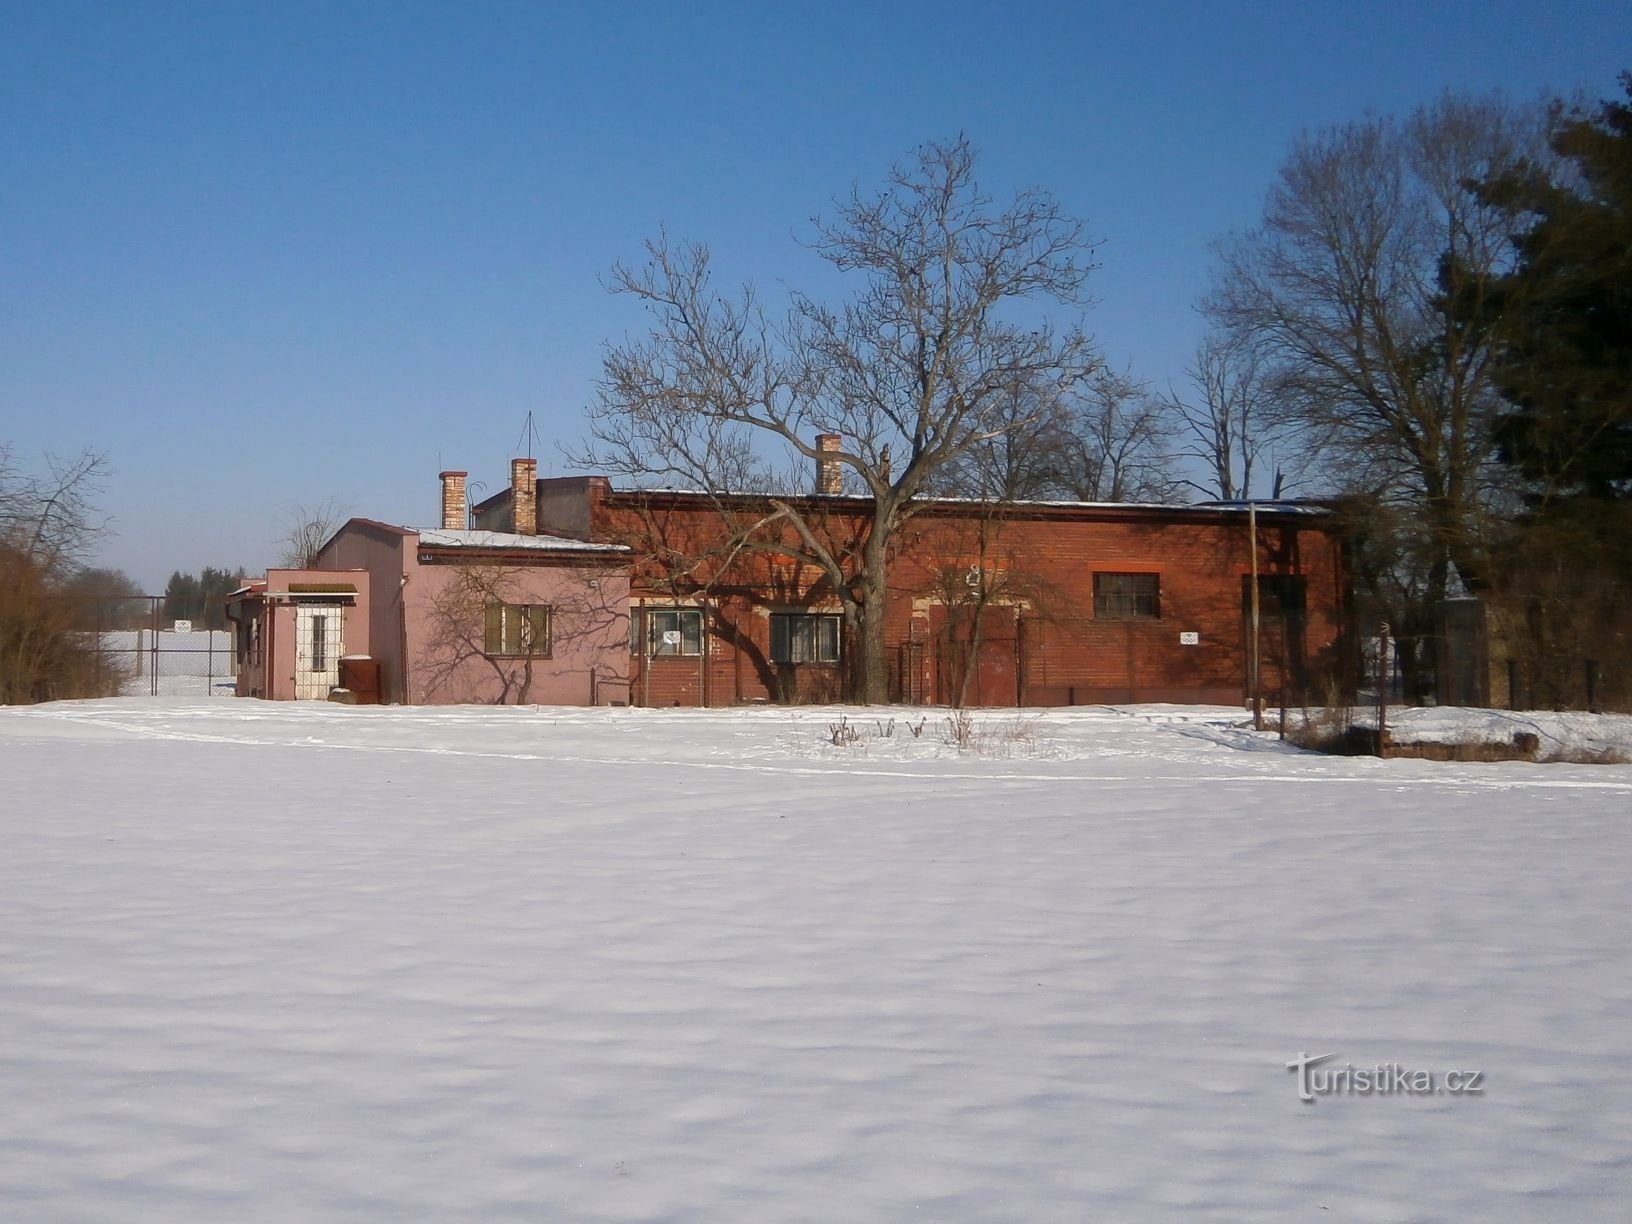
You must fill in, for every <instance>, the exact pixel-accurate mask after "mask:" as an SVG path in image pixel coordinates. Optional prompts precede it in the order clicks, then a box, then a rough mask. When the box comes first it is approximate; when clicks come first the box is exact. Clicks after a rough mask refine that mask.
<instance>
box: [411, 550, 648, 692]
mask: <svg viewBox="0 0 1632 1224" xmlns="http://www.w3.org/2000/svg"><path fill="white" fill-rule="evenodd" d="M534 577H536V571H534V570H532V569H530V568H529V567H527V566H518V565H504V564H499V563H489V562H486V561H476V560H473V561H470V562H466V563H463V564H459V565H456V566H450V567H448V571H447V575H446V581H445V582H443V583H441V584H439V585H438V587H437V589H436V591H435V593H434V594H433V595H432V596H431V597H430V600H429V608H430V615H429V619H428V623H427V633H426V640H425V646H424V649H423V652H422V653H421V655H420V656H419V657H418V658H417V659H416V660H415V661H414V674H415V676H416V677H417V678H418V682H419V684H420V685H422V686H423V689H424V695H425V696H426V697H433V696H436V695H437V694H451V695H453V696H454V697H455V698H456V699H458V700H470V699H472V695H473V694H474V693H476V692H485V693H486V694H487V698H486V699H487V700H489V701H490V702H491V703H492V704H494V705H526V704H527V703H528V702H530V701H531V700H532V698H533V682H534V679H535V678H536V674H537V671H538V669H539V668H540V667H543V666H546V665H547V666H549V667H550V668H552V669H554V670H556V671H557V673H558V674H560V672H559V669H560V667H561V666H562V664H561V662H560V660H562V659H563V658H565V657H566V656H568V655H572V656H573V657H574V658H575V659H578V660H579V662H580V663H581V664H582V671H581V673H580V674H581V676H582V679H583V683H584V691H585V692H586V693H587V694H588V695H589V696H590V697H591V699H592V700H593V699H595V697H596V692H597V682H598V680H599V679H601V678H603V677H601V676H600V674H599V652H598V651H597V650H590V651H587V652H585V651H580V650H579V649H578V647H580V646H581V645H583V644H585V643H590V644H596V643H605V642H606V641H608V640H615V641H616V642H617V643H618V649H620V650H621V649H622V643H623V641H624V640H625V636H626V634H625V633H624V630H625V629H626V628H627V624H628V611H627V608H626V606H625V605H626V601H625V600H624V599H623V598H622V597H621V596H620V597H617V598H614V597H613V596H612V594H611V593H610V588H609V587H607V585H606V584H604V583H600V582H582V583H573V584H567V585H565V586H556V587H554V588H552V590H551V593H550V595H549V597H548V600H547V601H546V600H544V599H543V598H541V597H540V595H539V594H538V593H537V589H538V588H537V584H536V583H534V582H532V581H530V580H531V579H533V578H534ZM620 589H621V588H620ZM546 661H549V662H548V663H547V664H546ZM608 671H611V669H608ZM604 678H607V679H610V678H611V677H610V676H606V677H604Z"/></svg>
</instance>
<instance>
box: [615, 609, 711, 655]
mask: <svg viewBox="0 0 1632 1224" xmlns="http://www.w3.org/2000/svg"><path fill="white" fill-rule="evenodd" d="M640 635H641V629H640V613H639V612H638V610H637V611H636V612H635V613H634V614H633V615H631V616H630V618H629V653H630V654H639V653H640ZM646 653H647V654H648V655H652V656H654V657H657V658H664V657H690V658H696V657H697V656H698V655H700V654H702V653H703V613H702V610H701V609H700V608H647V609H646Z"/></svg>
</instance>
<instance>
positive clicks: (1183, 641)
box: [1179, 633, 1201, 646]
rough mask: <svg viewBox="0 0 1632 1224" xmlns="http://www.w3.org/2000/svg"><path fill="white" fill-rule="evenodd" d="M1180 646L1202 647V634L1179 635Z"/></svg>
mask: <svg viewBox="0 0 1632 1224" xmlns="http://www.w3.org/2000/svg"><path fill="white" fill-rule="evenodd" d="M1179 645H1180V646H1199V645H1201V634H1199V633H1181V634H1179Z"/></svg>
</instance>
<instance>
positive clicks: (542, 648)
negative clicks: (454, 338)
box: [482, 603, 550, 659]
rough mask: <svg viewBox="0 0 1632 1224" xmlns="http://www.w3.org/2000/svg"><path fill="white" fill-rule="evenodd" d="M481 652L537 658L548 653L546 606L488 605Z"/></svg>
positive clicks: (548, 612)
mask: <svg viewBox="0 0 1632 1224" xmlns="http://www.w3.org/2000/svg"><path fill="white" fill-rule="evenodd" d="M482 649H483V651H484V653H486V654H489V655H496V656H502V655H514V656H516V657H519V658H530V659H540V658H547V657H549V653H550V608H549V605H548V604H501V603H491V604H488V605H487V632H486V633H485V635H484V638H483V643H482Z"/></svg>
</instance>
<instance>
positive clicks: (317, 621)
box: [311, 616, 329, 672]
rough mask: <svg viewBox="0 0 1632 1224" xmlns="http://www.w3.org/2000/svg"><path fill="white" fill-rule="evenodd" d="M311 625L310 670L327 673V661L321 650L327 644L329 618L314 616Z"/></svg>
mask: <svg viewBox="0 0 1632 1224" xmlns="http://www.w3.org/2000/svg"><path fill="white" fill-rule="evenodd" d="M311 625H312V670H313V671H314V672H320V671H327V670H328V667H329V663H328V660H327V659H326V658H324V655H323V648H324V647H325V646H326V645H327V644H328V630H329V618H328V617H327V616H314V617H312V620H311Z"/></svg>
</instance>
